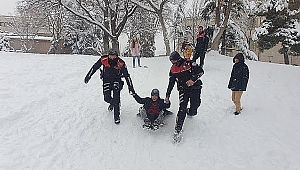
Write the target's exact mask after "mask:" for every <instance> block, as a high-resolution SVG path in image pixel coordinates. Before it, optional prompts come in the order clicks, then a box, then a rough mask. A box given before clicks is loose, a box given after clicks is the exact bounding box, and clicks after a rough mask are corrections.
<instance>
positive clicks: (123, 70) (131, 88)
mask: <svg viewBox="0 0 300 170" xmlns="http://www.w3.org/2000/svg"><path fill="white" fill-rule="evenodd" d="M121 72H122V74H123V76H124V78H125V80H126V84H127V86H128V90H129V93H130V94H132V95H133V94H135V91H134V88H133V84H132V80H131V78H130V74H129V73H128V70H127V66H126V64H125V63H124V65H123V67H122V68H121Z"/></svg>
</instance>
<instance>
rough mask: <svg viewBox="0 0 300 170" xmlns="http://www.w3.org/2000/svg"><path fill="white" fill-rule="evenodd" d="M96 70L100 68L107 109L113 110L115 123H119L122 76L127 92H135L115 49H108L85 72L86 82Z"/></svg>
mask: <svg viewBox="0 0 300 170" xmlns="http://www.w3.org/2000/svg"><path fill="white" fill-rule="evenodd" d="M101 66H103V70H101V69H100V67H101ZM97 70H100V77H101V79H103V95H104V101H105V102H107V103H109V106H108V110H109V111H112V110H114V120H115V124H119V123H120V92H121V90H122V89H123V84H124V82H123V81H122V80H121V78H122V77H125V80H126V83H127V86H128V89H129V93H131V94H133V93H135V92H134V89H133V84H132V81H131V78H130V75H129V73H128V70H127V67H126V64H125V62H124V61H123V60H122V59H121V58H119V56H118V53H117V51H116V50H113V49H110V50H109V51H108V55H104V56H102V57H101V58H100V59H99V60H98V61H97V62H96V63H95V64H94V65H93V66H92V68H91V69H90V71H89V72H88V73H87V75H86V76H85V79H84V82H85V83H86V84H87V83H88V82H89V80H90V79H91V77H92V75H93V74H94V73H95V72H96V71H97ZM112 92H113V96H112Z"/></svg>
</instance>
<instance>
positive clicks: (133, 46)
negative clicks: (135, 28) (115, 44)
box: [130, 36, 142, 68]
mask: <svg viewBox="0 0 300 170" xmlns="http://www.w3.org/2000/svg"><path fill="white" fill-rule="evenodd" d="M130 51H131V55H132V60H133V68H135V60H136V58H137V60H138V66H139V67H142V66H141V52H140V51H141V45H140V42H139V40H138V38H137V37H135V36H134V37H132V39H131V42H130Z"/></svg>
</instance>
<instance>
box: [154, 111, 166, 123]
mask: <svg viewBox="0 0 300 170" xmlns="http://www.w3.org/2000/svg"><path fill="white" fill-rule="evenodd" d="M163 119H164V111H163V110H162V111H161V112H160V113H159V115H158V117H157V118H156V119H155V121H154V122H156V123H157V124H158V125H161V124H163Z"/></svg>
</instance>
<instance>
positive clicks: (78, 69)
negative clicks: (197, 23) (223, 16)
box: [0, 52, 300, 170]
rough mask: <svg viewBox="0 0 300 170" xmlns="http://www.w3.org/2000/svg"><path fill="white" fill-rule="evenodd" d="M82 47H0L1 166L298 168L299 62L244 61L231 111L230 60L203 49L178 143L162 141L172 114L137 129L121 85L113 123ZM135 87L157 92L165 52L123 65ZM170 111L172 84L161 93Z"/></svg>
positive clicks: (60, 169)
mask: <svg viewBox="0 0 300 170" xmlns="http://www.w3.org/2000/svg"><path fill="white" fill-rule="evenodd" d="M97 60H98V57H92V56H80V55H78V56H71V55H36V54H20V53H4V52H0V68H1V69H0V108H1V113H0V169H1V170H21V169H28V170H29V169H30V170H41V169H47V170H56V169H57V170H67V169H68V170H75V169H76V170H94V169H101V170H108V169H112V170H183V169H186V170H196V169H197V170H199V169H203V170H204V169H207V170H214V169H216V170H238V169H243V170H275V169H276V170H277V169H278V170H279V169H280V170H287V169H289V170H295V169H300V130H299V129H300V105H299V101H300V88H299V87H300V76H299V75H300V67H293V66H287V65H277V64H271V63H261V62H253V61H246V63H247V65H248V66H249V69H250V80H249V84H248V89H247V92H245V93H244V95H243V97H242V106H243V111H242V114H241V115H238V116H234V115H233V114H232V112H233V110H234V107H233V103H232V102H231V91H230V90H228V89H227V83H228V79H229V76H230V72H231V68H232V65H233V63H232V59H231V58H228V57H224V56H221V55H219V54H217V53H216V52H210V53H208V55H207V57H206V63H205V64H206V65H205V66H204V69H205V74H204V75H203V77H202V80H203V83H204V85H203V89H202V104H201V106H200V107H199V110H198V112H199V114H198V115H197V116H196V117H193V118H187V119H186V121H185V125H184V139H183V141H182V143H181V144H180V145H173V144H172V142H171V139H172V133H173V129H174V125H175V117H176V115H175V114H174V115H170V116H169V117H167V119H166V123H167V124H166V125H165V127H163V128H161V129H159V130H158V131H155V132H152V131H146V130H143V129H142V128H141V125H142V120H141V119H140V118H139V117H137V116H136V113H137V111H138V107H139V106H140V105H139V104H138V103H136V102H135V100H134V99H133V97H132V96H130V95H129V93H128V89H127V86H126V85H125V86H124V89H123V90H122V92H121V104H122V105H121V123H120V124H119V125H115V124H114V122H113V115H112V113H110V112H108V111H107V106H108V105H107V104H106V103H105V102H104V101H103V96H102V81H101V80H100V79H99V72H97V73H95V74H94V76H93V77H92V79H91V80H90V82H89V84H87V85H86V84H84V83H83V79H84V77H85V75H86V73H87V71H88V70H89V69H90V67H91V66H92V65H93V64H94V63H95V62H96V61H97ZM124 60H125V61H126V62H127V65H128V70H129V73H130V74H131V77H132V79H133V83H134V87H135V90H136V92H137V93H138V94H139V95H140V96H142V97H146V96H149V95H150V91H151V89H153V88H158V89H160V91H161V97H163V98H164V97H165V91H166V88H167V83H168V72H169V68H170V66H171V64H170V62H169V61H168V58H167V57H161V58H150V59H145V58H142V60H141V61H142V64H143V65H147V66H148V68H147V69H146V68H135V69H133V68H132V67H131V62H132V60H131V58H124ZM171 102H172V104H171V109H170V110H171V111H173V112H177V109H178V92H177V91H176V89H174V90H173V92H172V95H171Z"/></svg>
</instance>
